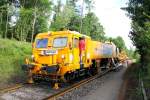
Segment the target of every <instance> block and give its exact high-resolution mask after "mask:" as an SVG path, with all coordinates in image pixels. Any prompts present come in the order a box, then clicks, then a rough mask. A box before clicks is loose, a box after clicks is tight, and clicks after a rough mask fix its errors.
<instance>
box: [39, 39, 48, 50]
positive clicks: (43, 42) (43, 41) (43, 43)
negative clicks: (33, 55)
mask: <svg viewBox="0 0 150 100" xmlns="http://www.w3.org/2000/svg"><path fill="white" fill-rule="evenodd" d="M47 43H48V39H47V38H45V39H37V40H36V48H46V47H47Z"/></svg>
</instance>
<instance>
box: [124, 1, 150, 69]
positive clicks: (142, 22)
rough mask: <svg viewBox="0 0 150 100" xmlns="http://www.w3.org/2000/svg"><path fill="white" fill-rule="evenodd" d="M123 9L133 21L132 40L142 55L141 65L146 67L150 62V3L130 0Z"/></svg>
mask: <svg viewBox="0 0 150 100" xmlns="http://www.w3.org/2000/svg"><path fill="white" fill-rule="evenodd" d="M123 9H124V10H126V11H127V12H128V16H129V17H130V18H131V19H132V31H131V32H130V38H131V39H132V41H133V43H134V45H135V46H136V47H137V50H138V52H139V54H140V55H141V63H142V64H143V65H144V66H146V64H148V63H149V61H150V59H149V56H150V45H149V42H150V28H149V27H150V17H149V16H150V1H149V0H129V3H128V7H126V8H123Z"/></svg>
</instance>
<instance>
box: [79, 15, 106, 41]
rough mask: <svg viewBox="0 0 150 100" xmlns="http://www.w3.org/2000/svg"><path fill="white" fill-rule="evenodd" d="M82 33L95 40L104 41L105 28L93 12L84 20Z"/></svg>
mask: <svg viewBox="0 0 150 100" xmlns="http://www.w3.org/2000/svg"><path fill="white" fill-rule="evenodd" d="M82 33H83V34H86V35H88V36H91V37H92V38H93V39H94V40H98V41H102V40H104V38H103V37H104V34H105V33H104V28H103V26H102V25H101V24H100V22H99V20H98V18H97V16H96V15H95V14H94V13H93V12H90V13H88V14H86V16H85V17H84V18H83V29H82Z"/></svg>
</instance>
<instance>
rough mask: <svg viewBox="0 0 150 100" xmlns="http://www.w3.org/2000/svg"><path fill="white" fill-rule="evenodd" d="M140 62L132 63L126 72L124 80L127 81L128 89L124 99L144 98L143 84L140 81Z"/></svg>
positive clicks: (138, 99) (135, 99) (137, 99)
mask: <svg viewBox="0 0 150 100" xmlns="http://www.w3.org/2000/svg"><path fill="white" fill-rule="evenodd" d="M139 67H140V65H139V64H138V63H133V64H131V65H130V66H129V67H128V68H127V70H126V72H125V74H124V82H126V83H127V84H126V91H125V99H124V100H143V95H142V91H141V85H140V83H139V71H140V70H139V69H140V68H139Z"/></svg>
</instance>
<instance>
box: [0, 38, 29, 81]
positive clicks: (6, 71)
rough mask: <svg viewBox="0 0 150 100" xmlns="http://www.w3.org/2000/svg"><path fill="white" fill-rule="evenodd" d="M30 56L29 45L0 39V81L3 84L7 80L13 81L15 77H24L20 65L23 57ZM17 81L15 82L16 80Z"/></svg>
mask: <svg viewBox="0 0 150 100" xmlns="http://www.w3.org/2000/svg"><path fill="white" fill-rule="evenodd" d="M30 55H31V45H30V44H29V43H26V42H18V41H15V40H8V39H0V80H1V82H3V83H5V81H6V82H7V80H10V79H11V80H14V78H16V77H15V76H17V78H18V79H19V78H20V77H22V78H23V77H24V76H23V75H24V74H23V71H22V70H21V65H22V64H23V63H24V59H25V57H29V56H30ZM11 80H10V81H11ZM14 81H15V80H14ZM16 81H17V80H16Z"/></svg>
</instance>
